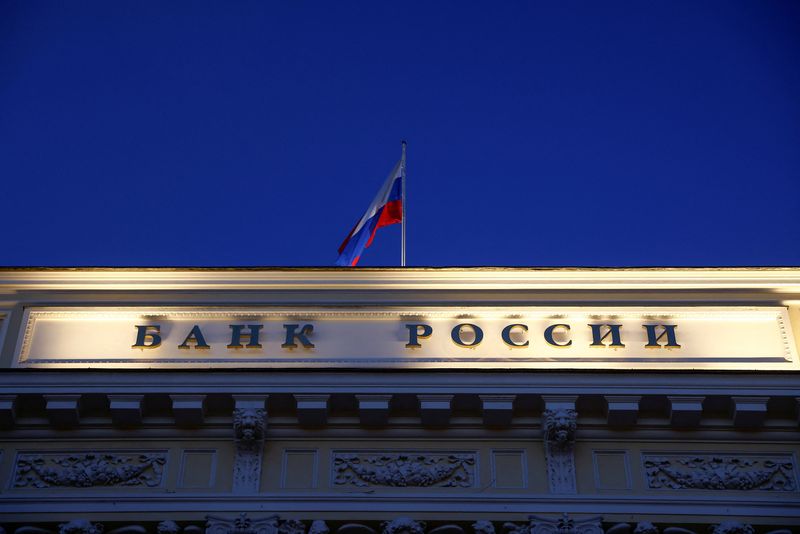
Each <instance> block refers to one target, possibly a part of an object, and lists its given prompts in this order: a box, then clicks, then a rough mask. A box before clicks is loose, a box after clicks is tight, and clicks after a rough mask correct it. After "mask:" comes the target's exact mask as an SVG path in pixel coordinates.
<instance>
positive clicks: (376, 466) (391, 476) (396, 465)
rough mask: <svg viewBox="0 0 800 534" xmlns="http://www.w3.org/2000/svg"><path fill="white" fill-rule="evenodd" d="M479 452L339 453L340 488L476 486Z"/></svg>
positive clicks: (336, 472) (336, 463) (336, 468)
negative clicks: (476, 465)
mask: <svg viewBox="0 0 800 534" xmlns="http://www.w3.org/2000/svg"><path fill="white" fill-rule="evenodd" d="M475 457H476V455H475V453H440V452H432V451H427V452H360V451H348V452H336V453H334V455H333V472H334V478H333V482H334V484H335V485H337V486H344V485H350V486H357V487H366V486H389V487H420V488H425V487H432V486H436V487H442V488H448V487H459V488H469V487H472V486H474V485H475Z"/></svg>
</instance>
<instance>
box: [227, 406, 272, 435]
mask: <svg viewBox="0 0 800 534" xmlns="http://www.w3.org/2000/svg"><path fill="white" fill-rule="evenodd" d="M266 415H267V411H266V410H264V409H262V408H255V409H254V408H250V409H241V408H238V409H236V410H234V411H233V432H234V434H235V436H236V440H237V441H243V442H251V443H252V442H255V441H256V440H263V439H264V426H265V425H264V421H265V420H266Z"/></svg>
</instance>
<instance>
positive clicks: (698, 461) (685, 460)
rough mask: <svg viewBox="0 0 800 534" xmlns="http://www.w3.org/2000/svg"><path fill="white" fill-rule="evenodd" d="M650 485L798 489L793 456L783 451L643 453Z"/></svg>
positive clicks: (764, 489) (740, 488)
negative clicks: (754, 452)
mask: <svg viewBox="0 0 800 534" xmlns="http://www.w3.org/2000/svg"><path fill="white" fill-rule="evenodd" d="M642 461H643V463H644V471H645V477H646V479H647V486H648V487H649V488H652V489H674V490H679V489H702V490H744V491H746V490H760V491H797V489H798V485H797V476H796V473H795V466H794V458H793V456H792V455H790V454H784V455H758V456H756V455H749V454H682V455H661V454H659V455H656V454H645V455H642Z"/></svg>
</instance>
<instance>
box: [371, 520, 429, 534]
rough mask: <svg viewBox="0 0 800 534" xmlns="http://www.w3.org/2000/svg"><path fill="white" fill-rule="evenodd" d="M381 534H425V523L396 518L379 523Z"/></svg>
mask: <svg viewBox="0 0 800 534" xmlns="http://www.w3.org/2000/svg"><path fill="white" fill-rule="evenodd" d="M381 534H425V521H414V520H413V519H411V518H409V517H398V518H396V519H392V520H391V521H384V522H383V523H381Z"/></svg>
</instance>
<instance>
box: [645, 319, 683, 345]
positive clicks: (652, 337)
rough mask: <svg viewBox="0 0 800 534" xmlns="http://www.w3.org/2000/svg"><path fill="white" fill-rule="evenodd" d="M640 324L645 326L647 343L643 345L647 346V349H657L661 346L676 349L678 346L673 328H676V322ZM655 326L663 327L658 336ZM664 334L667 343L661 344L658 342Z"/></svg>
mask: <svg viewBox="0 0 800 534" xmlns="http://www.w3.org/2000/svg"><path fill="white" fill-rule="evenodd" d="M642 326H643V327H644V328H645V330H647V345H645V348H648V349H658V348H661V347H665V348H668V349H671V348H674V349H678V348H680V345H678V340H677V338H676V337H675V329H676V328H678V325H676V324H662V325H658V324H644V325H642ZM657 326H660V327H662V328H663V329H664V330H663V331H662V332H661V334H659V335H658V336H656V327H657ZM664 336H667V343H666V344H665V345H662V344H660V343H659V341H661V338H662V337H664Z"/></svg>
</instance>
